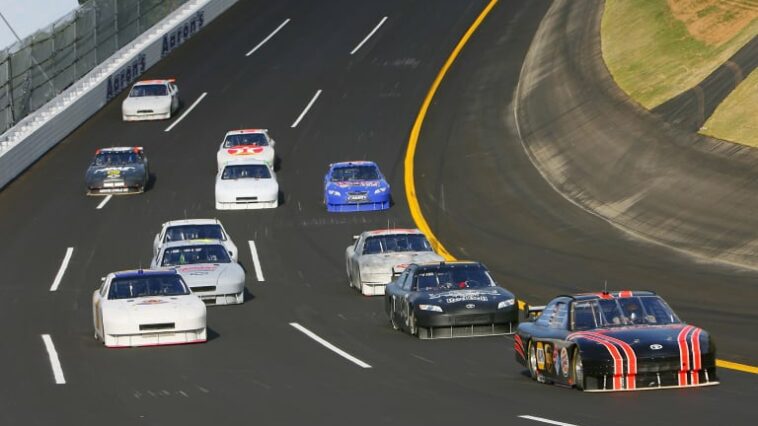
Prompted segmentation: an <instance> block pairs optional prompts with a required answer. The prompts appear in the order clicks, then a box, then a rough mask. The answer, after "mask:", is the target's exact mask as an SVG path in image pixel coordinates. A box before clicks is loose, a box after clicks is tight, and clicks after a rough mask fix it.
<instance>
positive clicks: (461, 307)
mask: <svg viewBox="0 0 758 426" xmlns="http://www.w3.org/2000/svg"><path fill="white" fill-rule="evenodd" d="M425 296H426V297H423V300H425V301H426V302H427V303H429V304H433V305H438V306H440V307H441V308H442V310H443V311H444V312H447V313H454V312H457V311H462V312H465V311H468V310H472V309H474V310H477V311H478V310H481V309H486V310H489V309H497V304H498V303H500V302H501V301H504V300H508V299H513V298H514V296H513V294H512V293H510V292H509V291H507V290H505V289H503V288H501V287H490V288H484V289H478V290H474V289H471V290H465V289H464V290H446V291H440V292H431V293H427V294H426V295H425ZM417 303H424V302H422V301H421V300H419V301H417ZM514 305H515V301H514ZM512 306H513V305H512Z"/></svg>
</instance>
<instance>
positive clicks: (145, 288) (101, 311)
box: [92, 270, 206, 348]
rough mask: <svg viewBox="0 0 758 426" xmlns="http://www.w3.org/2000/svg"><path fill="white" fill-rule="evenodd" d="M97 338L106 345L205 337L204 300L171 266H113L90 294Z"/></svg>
mask: <svg viewBox="0 0 758 426" xmlns="http://www.w3.org/2000/svg"><path fill="white" fill-rule="evenodd" d="M92 319H93V322H94V327H95V339H97V340H100V341H102V342H103V344H104V345H105V346H107V347H111V348H117V347H132V346H157V345H178V344H184V343H200V342H205V341H206V322H205V321H206V312H205V304H204V303H203V302H202V301H201V300H200V299H199V298H198V297H197V296H195V295H194V294H192V292H190V290H189V288H188V287H187V285H186V284H185V283H184V281H183V280H182V277H181V276H179V274H177V273H176V271H173V270H160V271H154V270H136V271H122V272H113V273H110V274H108V276H107V277H105V278H103V283H102V285H101V286H100V288H99V289H97V290H95V292H94V294H93V295H92Z"/></svg>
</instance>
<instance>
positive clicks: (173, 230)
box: [163, 224, 226, 243]
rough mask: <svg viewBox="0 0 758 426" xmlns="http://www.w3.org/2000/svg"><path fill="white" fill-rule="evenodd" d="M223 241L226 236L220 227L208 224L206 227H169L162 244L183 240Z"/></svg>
mask: <svg viewBox="0 0 758 426" xmlns="http://www.w3.org/2000/svg"><path fill="white" fill-rule="evenodd" d="M205 239H210V240H225V239H226V236H225V235H224V231H222V230H221V225H218V224H208V225H179V226H170V227H169V228H168V229H166V237H165V238H164V239H163V241H164V242H167V243H168V242H171V241H185V240H205Z"/></svg>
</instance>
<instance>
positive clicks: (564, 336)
mask: <svg viewBox="0 0 758 426" xmlns="http://www.w3.org/2000/svg"><path fill="white" fill-rule="evenodd" d="M531 311H532V312H537V313H539V315H537V316H533V317H532V318H531V319H530V320H529V321H526V322H522V323H520V324H519V326H518V330H517V332H516V334H515V335H514V343H513V348H514V351H515V356H516V360H517V361H518V362H519V363H521V364H522V365H524V366H525V367H527V368H528V369H529V373H530V375H531V377H532V378H533V379H534V380H537V381H539V382H543V383H557V384H563V385H568V386H576V387H577V388H579V389H581V390H585V391H596V392H597V391H631V390H650V389H662V388H671V387H693V386H708V385H716V384H718V378H717V377H716V346H715V344H714V343H713V340H712V339H711V337H710V335H709V334H708V333H707V332H706V331H705V330H703V329H700V328H698V327H695V326H692V325H688V324H685V323H683V322H682V321H681V320H680V319H679V318H678V317H677V316H676V314H675V313H674V311H673V310H672V309H671V308H670V307H669V306H668V304H666V302H665V301H664V300H663V299H662V298H661V297H659V296H658V295H656V294H655V293H653V292H649V291H620V292H612V293H609V292H602V293H592V294H578V295H574V296H559V297H556V298H555V299H553V300H552V301H551V302H550V303H548V304H547V305H546V306H545V307H544V308H537V309H532V310H531Z"/></svg>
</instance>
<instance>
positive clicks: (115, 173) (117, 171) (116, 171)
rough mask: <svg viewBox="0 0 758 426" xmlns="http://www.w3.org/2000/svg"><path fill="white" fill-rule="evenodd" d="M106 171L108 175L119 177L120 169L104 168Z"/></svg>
mask: <svg viewBox="0 0 758 426" xmlns="http://www.w3.org/2000/svg"><path fill="white" fill-rule="evenodd" d="M106 172H108V177H119V176H121V170H106Z"/></svg>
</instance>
